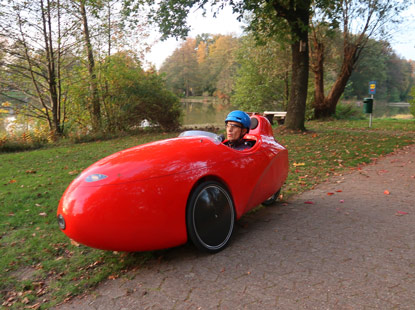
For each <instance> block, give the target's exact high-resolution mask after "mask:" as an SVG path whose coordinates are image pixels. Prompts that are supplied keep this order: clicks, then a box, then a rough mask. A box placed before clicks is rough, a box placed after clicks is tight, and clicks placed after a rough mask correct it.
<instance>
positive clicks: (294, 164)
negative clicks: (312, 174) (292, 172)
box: [293, 163, 305, 167]
mask: <svg viewBox="0 0 415 310" xmlns="http://www.w3.org/2000/svg"><path fill="white" fill-rule="evenodd" d="M293 166H294V167H298V166H305V163H293Z"/></svg>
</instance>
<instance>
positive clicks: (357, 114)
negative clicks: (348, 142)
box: [335, 103, 365, 120]
mask: <svg viewBox="0 0 415 310" xmlns="http://www.w3.org/2000/svg"><path fill="white" fill-rule="evenodd" d="M335 118H336V119H350V120H357V119H364V118H365V117H364V115H363V112H362V111H361V109H359V108H358V107H357V106H355V105H353V104H344V103H339V104H338V105H337V107H336V114H335Z"/></svg>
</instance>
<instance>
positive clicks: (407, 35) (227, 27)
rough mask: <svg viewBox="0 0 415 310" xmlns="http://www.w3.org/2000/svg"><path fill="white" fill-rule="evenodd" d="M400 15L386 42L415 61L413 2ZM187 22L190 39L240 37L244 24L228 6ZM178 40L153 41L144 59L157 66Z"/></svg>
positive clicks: (193, 14) (197, 14) (195, 15)
mask: <svg viewBox="0 0 415 310" xmlns="http://www.w3.org/2000/svg"><path fill="white" fill-rule="evenodd" d="M403 18H404V19H405V20H407V21H406V22H405V23H403V24H402V25H400V26H399V28H398V29H397V30H396V31H395V32H394V33H393V35H392V38H391V39H390V40H389V42H390V43H391V45H392V48H393V49H394V50H395V52H396V54H397V55H399V56H400V57H402V58H405V59H407V60H409V59H411V60H415V4H414V5H412V6H411V7H410V8H409V9H408V10H407V11H406V12H405V13H404V14H403ZM188 22H189V25H190V26H191V32H190V33H189V36H190V37H193V38H194V37H196V36H197V35H198V34H202V33H211V34H223V35H228V34H234V35H236V36H239V35H242V33H243V29H242V28H243V26H244V24H243V23H241V22H238V21H237V19H236V15H234V14H232V9H231V8H230V7H225V9H224V10H222V11H221V12H220V13H219V15H218V16H217V17H216V18H213V16H212V14H209V12H208V13H207V14H206V17H203V16H202V12H201V10H196V11H192V12H191V14H190V15H189V18H188ZM181 42H182V41H180V40H176V39H175V38H170V39H168V40H166V41H163V42H158V43H156V44H155V45H154V46H153V48H152V49H151V52H150V53H149V54H147V56H146V60H147V61H148V62H150V63H152V64H154V65H155V66H156V68H157V69H160V66H161V64H162V63H163V61H164V60H165V59H166V58H167V57H169V56H170V55H171V54H172V53H173V52H174V50H175V49H176V48H178V47H179V45H180V43H181Z"/></svg>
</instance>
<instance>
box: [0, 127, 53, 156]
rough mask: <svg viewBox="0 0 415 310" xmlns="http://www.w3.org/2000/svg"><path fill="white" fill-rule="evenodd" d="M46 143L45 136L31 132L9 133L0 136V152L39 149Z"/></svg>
mask: <svg viewBox="0 0 415 310" xmlns="http://www.w3.org/2000/svg"><path fill="white" fill-rule="evenodd" d="M47 144H48V140H47V138H43V137H39V136H36V134H35V133H33V132H29V133H28V132H23V133H21V134H11V135H10V134H9V135H4V136H2V137H1V138H0V153H12V152H22V151H28V150H35V149H39V148H41V147H43V146H45V145H47Z"/></svg>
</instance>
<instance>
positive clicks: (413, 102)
mask: <svg viewBox="0 0 415 310" xmlns="http://www.w3.org/2000/svg"><path fill="white" fill-rule="evenodd" d="M410 96H411V99H410V100H409V112H411V114H412V115H413V117H414V118H415V86H414V87H412V89H411V93H410Z"/></svg>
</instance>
